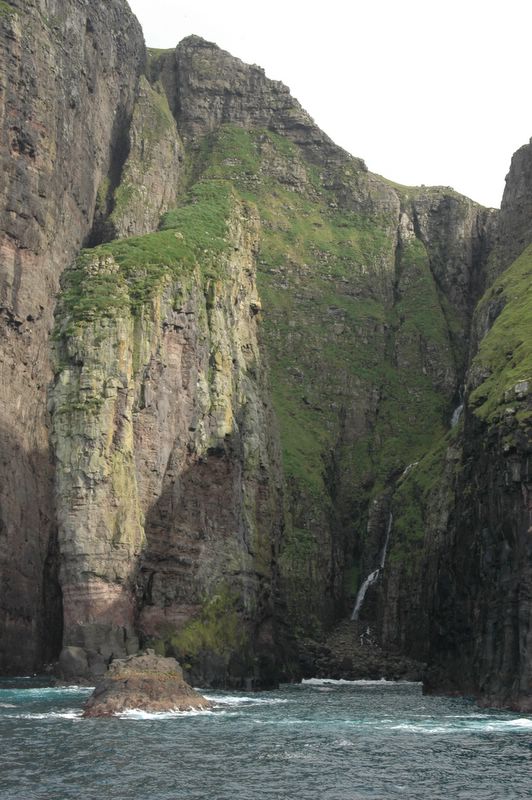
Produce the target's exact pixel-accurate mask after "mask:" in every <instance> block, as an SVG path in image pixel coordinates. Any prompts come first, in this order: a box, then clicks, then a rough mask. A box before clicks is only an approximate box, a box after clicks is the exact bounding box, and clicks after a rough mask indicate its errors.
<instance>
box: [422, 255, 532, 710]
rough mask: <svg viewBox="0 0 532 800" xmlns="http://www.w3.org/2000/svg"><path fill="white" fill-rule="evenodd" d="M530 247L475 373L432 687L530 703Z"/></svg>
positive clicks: (445, 562) (490, 299)
mask: <svg viewBox="0 0 532 800" xmlns="http://www.w3.org/2000/svg"><path fill="white" fill-rule="evenodd" d="M531 265H532V252H531V248H530V246H529V247H528V248H527V249H526V250H525V251H524V252H523V253H522V254H521V255H520V256H519V258H518V259H516V261H514V263H513V264H512V265H511V266H510V267H509V269H507V270H506V271H505V272H504V273H503V274H502V275H501V276H500V278H498V280H497V281H496V282H495V283H494V284H493V286H492V287H491V288H490V289H489V290H488V292H486V294H485V295H484V297H483V299H482V301H481V303H480V304H479V307H478V309H477V312H476V318H475V325H474V329H475V331H476V340H477V341H478V352H477V353H476V355H475V357H474V359H473V361H472V363H471V367H470V369H469V373H468V383H467V394H466V406H465V417H464V428H463V432H462V434H461V437H460V441H461V444H462V453H461V458H460V461H459V462H458V466H459V469H458V470H457V473H456V476H455V480H454V484H452V485H453V488H454V496H453V498H452V499H453V514H452V518H451V519H450V520H449V526H448V539H447V542H446V547H445V549H443V550H442V565H441V568H440V571H439V575H438V585H437V591H436V592H435V596H434V616H433V624H432V628H431V672H430V674H429V687H430V688H433V689H434V688H435V689H440V690H441V689H444V690H447V691H459V692H468V693H471V694H474V695H477V696H478V697H479V698H480V699H482V701H483V702H484V703H486V704H491V705H503V706H510V707H512V708H515V709H519V710H523V711H530V710H531V709H532V701H531V697H532V672H531V664H532V604H531V599H530V598H531V594H532V549H531V538H530V531H531V523H532V504H531V488H532V487H531V481H530V471H529V462H530V454H531V452H532V391H531V388H532V380H531V376H532V348H531V345H530V336H529V331H530V304H531V300H532V298H531V289H530V287H531V282H530V277H531Z"/></svg>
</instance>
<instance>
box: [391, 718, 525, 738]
mask: <svg viewBox="0 0 532 800" xmlns="http://www.w3.org/2000/svg"><path fill="white" fill-rule="evenodd" d="M455 719H456V720H457V721H456V722H455V723H452V722H449V723H444V724H443V725H442V724H439V725H438V724H436V725H435V724H434V720H430V721H429V720H427V721H426V722H425V723H423V722H421V721H420V722H415V723H412V722H404V723H402V724H399V725H392V726H391V730H397V731H409V732H411V733H446V734H452V733H464V732H467V731H469V732H474V733H498V732H499V733H503V732H504V733H509V732H511V731H512V730H513V731H521V730H532V719H527V718H523V719H494V718H493V717H483V718H481V715H474V716H471V717H466V716H464V717H458V716H457V717H455ZM458 719H463V722H458Z"/></svg>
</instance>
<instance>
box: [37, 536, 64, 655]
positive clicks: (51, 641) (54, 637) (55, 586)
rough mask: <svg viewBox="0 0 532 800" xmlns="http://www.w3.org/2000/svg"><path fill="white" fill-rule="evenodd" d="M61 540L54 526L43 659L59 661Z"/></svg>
mask: <svg viewBox="0 0 532 800" xmlns="http://www.w3.org/2000/svg"><path fill="white" fill-rule="evenodd" d="M59 564H60V553H59V542H58V539H57V528H54V529H53V531H52V533H51V536H50V540H49V543H48V553H47V555H46V559H45V562H44V570H43V599H42V604H43V631H42V647H43V650H42V661H43V663H44V664H50V663H52V662H54V661H57V659H58V658H59V653H60V652H61V646H62V642H63V593H62V591H61V584H60V582H59Z"/></svg>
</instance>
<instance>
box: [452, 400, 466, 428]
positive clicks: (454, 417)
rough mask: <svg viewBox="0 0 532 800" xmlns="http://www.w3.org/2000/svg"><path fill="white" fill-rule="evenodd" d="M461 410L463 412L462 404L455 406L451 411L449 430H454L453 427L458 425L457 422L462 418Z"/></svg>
mask: <svg viewBox="0 0 532 800" xmlns="http://www.w3.org/2000/svg"><path fill="white" fill-rule="evenodd" d="M463 410H464V404H463V403H460V405H459V406H456V408H455V409H454V411H453V415H452V417H451V428H454V426H455V425H458V422H459V421H460V417H461V416H462V411H463Z"/></svg>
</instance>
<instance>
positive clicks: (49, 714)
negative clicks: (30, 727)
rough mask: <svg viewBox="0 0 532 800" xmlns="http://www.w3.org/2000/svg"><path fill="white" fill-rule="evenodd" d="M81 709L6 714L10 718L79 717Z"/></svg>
mask: <svg viewBox="0 0 532 800" xmlns="http://www.w3.org/2000/svg"><path fill="white" fill-rule="evenodd" d="M81 714H82V711H81V710H80V709H75V708H67V709H65V710H64V711H47V712H43V713H27V714H6V715H5V716H6V717H9V718H10V719H80V718H81Z"/></svg>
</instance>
